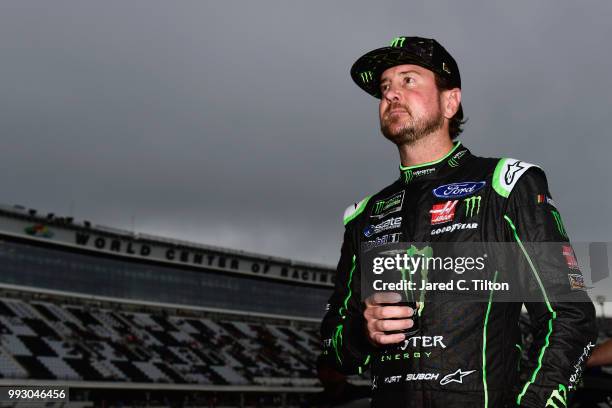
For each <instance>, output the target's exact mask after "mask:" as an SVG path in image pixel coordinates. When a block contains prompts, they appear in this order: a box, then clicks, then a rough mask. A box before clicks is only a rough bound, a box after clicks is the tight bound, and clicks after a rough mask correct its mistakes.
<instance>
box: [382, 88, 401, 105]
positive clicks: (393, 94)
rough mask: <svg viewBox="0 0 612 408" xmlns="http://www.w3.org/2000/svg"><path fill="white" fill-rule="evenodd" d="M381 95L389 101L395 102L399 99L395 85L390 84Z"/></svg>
mask: <svg viewBox="0 0 612 408" xmlns="http://www.w3.org/2000/svg"><path fill="white" fill-rule="evenodd" d="M383 97H384V98H385V99H386V100H387V101H389V102H397V101H399V100H400V94H399V90H398V89H397V87H396V86H393V85H390V86H389V88H388V89H387V90H386V91H385V93H384V94H383Z"/></svg>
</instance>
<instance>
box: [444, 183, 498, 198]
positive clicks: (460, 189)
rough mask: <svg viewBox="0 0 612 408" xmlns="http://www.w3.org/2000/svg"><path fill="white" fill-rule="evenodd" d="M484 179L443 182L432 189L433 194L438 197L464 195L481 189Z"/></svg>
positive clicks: (458, 196)
mask: <svg viewBox="0 0 612 408" xmlns="http://www.w3.org/2000/svg"><path fill="white" fill-rule="evenodd" d="M485 184H487V182H486V181H464V182H463V183H453V184H445V185H443V186H440V187H436V188H434V189H433V195H435V196H436V197H438V198H460V197H465V196H468V195H471V194H474V193H475V192H477V191H479V190H480V189H482V188H483V187H484V186H485Z"/></svg>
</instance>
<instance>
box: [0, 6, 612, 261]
mask: <svg viewBox="0 0 612 408" xmlns="http://www.w3.org/2000/svg"><path fill="white" fill-rule="evenodd" d="M424 3H425V2H424ZM611 15H612V3H611V2H609V1H603V0H602V1H583V2H575V1H568V0H563V1H559V0H554V1H552V0H550V1H537V2H533V1H496V2H486V1H481V2H477V1H451V0H448V1H427V2H426V5H424V4H417V3H416V2H407V1H382V2H371V1H334V2H331V1H304V2H299V3H298V2H289V1H262V0H258V1H226V0H224V1H152V0H146V1H145V0H140V1H98V2H84V1H76V0H75V1H58V0H55V1H48V2H42V1H25V0H19V1H6V0H5V1H2V3H0V47H1V52H2V54H1V55H2V63H1V64H0V124H1V128H2V150H1V153H0V181H1V185H2V189H1V190H0V202H2V203H6V204H16V203H18V204H22V205H25V206H27V207H32V208H37V209H39V210H41V211H53V212H55V213H57V214H62V215H73V216H74V217H75V218H77V219H80V220H82V219H88V220H91V221H92V222H94V223H97V224H103V225H109V226H114V227H119V228H125V229H131V228H132V217H133V220H134V222H133V224H134V227H135V229H136V231H140V232H147V233H153V234H159V235H164V236H171V237H177V238H181V239H188V240H193V241H197V242H201V243H206V244H213V245H221V246H226V247H230V248H236V249H243V250H248V251H255V252H261V253H265V254H272V255H278V256H283V257H290V258H294V259H298V260H304V261H310V262H316V263H324V264H328V265H333V264H335V262H336V261H337V257H338V254H339V247H340V240H341V235H342V222H341V216H342V213H343V211H344V208H345V207H346V206H347V205H349V204H351V203H352V202H354V201H356V200H359V199H361V198H362V197H364V196H366V195H368V194H371V193H373V192H376V191H377V190H379V189H380V188H382V187H383V186H385V185H387V184H389V183H391V182H392V181H393V180H394V179H395V178H396V177H397V175H398V174H397V165H398V158H397V152H396V150H395V148H394V147H393V146H392V145H391V144H389V143H387V142H386V141H385V140H384V139H383V138H382V136H381V135H380V133H379V131H378V118H377V102H376V100H375V99H374V98H372V97H370V96H368V95H367V94H365V93H363V92H362V91H361V90H360V89H359V88H357V87H356V86H355V85H354V84H353V83H352V81H351V79H350V77H349V74H348V70H349V67H350V66H351V64H352V63H353V62H354V60H355V59H356V58H357V57H359V56H360V55H362V54H363V53H365V52H367V51H369V50H371V49H373V48H377V47H379V46H383V45H386V44H388V42H389V41H390V40H391V39H392V38H393V37H395V36H397V35H420V36H425V37H434V38H436V39H438V40H439V41H440V42H441V43H442V44H443V45H444V46H445V47H446V48H447V49H448V50H449V51H450V52H451V53H452V54H453V55H454V56H455V58H456V59H457V61H458V64H459V67H460V70H461V74H462V79H463V101H464V102H463V106H464V110H465V112H466V115H467V116H468V117H469V119H470V120H469V123H468V124H467V126H466V131H465V132H464V135H463V136H462V140H463V141H464V143H465V144H466V145H467V146H468V147H469V148H470V149H471V150H472V152H474V153H475V154H478V155H484V156H509V157H515V158H520V159H523V160H525V161H529V162H533V163H537V164H539V165H541V166H542V167H543V168H544V169H545V170H546V171H547V174H548V178H549V184H550V188H551V192H552V195H553V198H554V199H555V201H556V202H557V204H558V207H559V208H560V210H561V213H562V214H563V216H564V220H565V224H566V227H567V230H568V231H569V233H570V235H571V236H572V237H573V239H574V240H576V241H588V240H602V241H609V240H610V221H609V219H610V217H609V215H610V214H611V213H612V204H611V203H612V194H611V192H610V187H611V183H610V174H611V171H610V170H611V168H612V165H611V164H610V161H609V158H608V156H609V154H610V153H609V152H610V148H611V147H612V141H611V135H610V130H609V121H610V114H611V107H612V81H611V80H610V72H611V71H612V57H611V56H610V53H609V51H610V43H609V41H610V40H609V39H610V38H612V25H611V24H610V21H609V18H610V16H611Z"/></svg>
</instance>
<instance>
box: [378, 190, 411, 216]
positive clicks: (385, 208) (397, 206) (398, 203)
mask: <svg viewBox="0 0 612 408" xmlns="http://www.w3.org/2000/svg"><path fill="white" fill-rule="evenodd" d="M403 203H404V190H402V191H400V192H397V193H395V194H393V195H392V196H390V197H387V198H385V199H382V200H377V201H376V202H374V205H373V206H372V214H371V217H372V218H382V217H385V216H387V215H389V214H391V213H394V212H397V211H399V210H401V209H402V205H403Z"/></svg>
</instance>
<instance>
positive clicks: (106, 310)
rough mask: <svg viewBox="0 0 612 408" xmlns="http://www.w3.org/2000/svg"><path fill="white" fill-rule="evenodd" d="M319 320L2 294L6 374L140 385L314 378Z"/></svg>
mask: <svg viewBox="0 0 612 408" xmlns="http://www.w3.org/2000/svg"><path fill="white" fill-rule="evenodd" d="M318 352H319V342H318V333H317V327H316V325H310V326H309V325H307V324H302V325H301V326H300V327H297V326H295V327H294V326H293V325H291V324H289V323H276V322H274V321H269V320H268V321H266V322H265V323H264V322H253V321H246V320H245V319H241V318H238V317H236V318H219V317H216V318H212V317H210V316H209V317H207V316H204V315H193V314H192V315H185V312H184V311H182V312H181V315H180V316H179V315H172V314H169V313H168V312H167V311H166V310H162V309H154V308H149V309H145V310H138V311H134V309H133V308H124V307H121V305H106V306H96V305H93V304H87V302H82V301H79V302H71V301H70V300H60V299H59V298H58V299H53V300H51V301H50V300H46V299H45V300H38V299H24V298H21V299H14V298H7V297H4V298H0V376H1V377H3V378H28V379H41V380H44V379H51V380H74V381H107V382H108V381H110V382H117V381H124V382H125V381H128V382H134V383H174V384H203V385H206V384H214V385H270V386H272V385H274V386H278V385H282V386H297V387H299V386H313V385H315V384H316V382H317V380H316V378H315V377H316V376H315V359H316V356H317V354H318Z"/></svg>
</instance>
